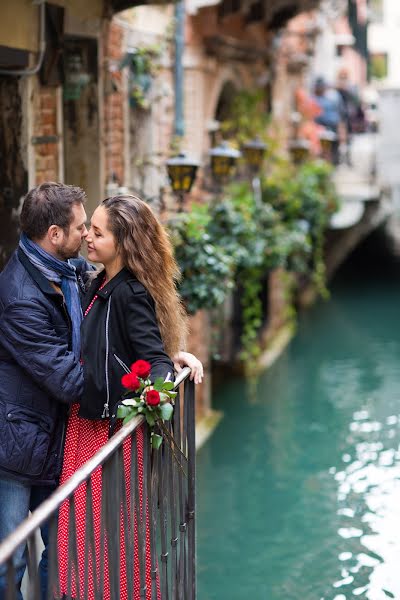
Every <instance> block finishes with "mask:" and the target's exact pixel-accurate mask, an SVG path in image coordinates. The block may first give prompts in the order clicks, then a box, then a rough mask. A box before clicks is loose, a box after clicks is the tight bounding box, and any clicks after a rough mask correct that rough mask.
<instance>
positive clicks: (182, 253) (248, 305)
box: [169, 161, 337, 361]
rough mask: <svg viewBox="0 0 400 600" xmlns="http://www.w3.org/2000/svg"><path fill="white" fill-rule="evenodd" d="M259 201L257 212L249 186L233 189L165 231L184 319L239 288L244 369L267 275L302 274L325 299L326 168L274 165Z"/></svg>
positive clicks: (330, 200) (331, 200)
mask: <svg viewBox="0 0 400 600" xmlns="http://www.w3.org/2000/svg"><path fill="white" fill-rule="evenodd" d="M262 200H263V201H262V204H261V206H259V205H257V203H256V201H255V198H254V195H253V193H252V190H251V188H250V186H249V184H248V183H236V184H234V185H231V186H229V187H228V188H227V189H226V190H225V192H224V194H223V196H222V197H218V198H216V199H215V200H214V201H212V202H211V203H210V204H209V205H200V204H194V205H192V207H191V211H190V212H188V213H184V214H180V215H177V216H175V217H174V218H173V219H172V220H171V221H170V223H169V229H170V233H171V237H172V240H173V244H174V247H175V253H176V258H177V261H178V263H179V266H180V268H181V271H182V275H183V279H182V283H181V287H180V293H181V295H182V297H183V299H184V301H185V303H186V306H187V309H188V311H189V313H192V314H193V313H195V312H196V311H197V310H198V309H201V308H206V309H212V308H215V307H217V306H219V305H221V304H222V303H223V301H224V300H225V298H226V296H227V293H228V292H229V290H232V289H233V288H234V287H235V286H240V289H241V298H240V301H241V307H242V317H243V319H242V320H243V329H242V336H241V343H242V353H241V358H242V359H243V360H244V361H250V360H251V359H252V358H254V357H255V356H257V354H258V353H259V346H258V344H257V341H258V333H259V330H260V327H261V325H262V317H263V315H262V302H261V298H260V292H261V287H262V279H263V278H264V277H265V275H266V274H267V273H268V272H269V271H271V270H272V269H275V268H277V267H283V268H285V269H286V270H288V271H292V272H294V273H303V274H308V275H310V276H311V278H312V279H313V281H314V282H315V284H316V285H317V287H318V289H319V291H320V293H321V294H324V293H325V289H326V288H325V273H324V262H323V240H324V230H325V228H326V225H327V222H328V218H329V215H330V214H331V213H332V212H333V211H334V210H335V209H336V208H337V202H336V197H335V195H334V191H333V187H332V184H331V182H330V168H329V165H326V164H325V163H323V162H320V161H316V162H310V163H307V164H304V165H301V166H300V167H296V168H295V167H293V166H292V165H290V164H289V163H287V164H284V163H283V162H282V161H280V162H279V163H277V166H276V169H274V170H273V172H272V173H271V174H270V175H268V177H265V178H264V179H263V181H262Z"/></svg>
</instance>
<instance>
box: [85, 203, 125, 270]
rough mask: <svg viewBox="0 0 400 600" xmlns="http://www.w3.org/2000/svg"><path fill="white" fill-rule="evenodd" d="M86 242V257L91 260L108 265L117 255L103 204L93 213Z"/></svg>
mask: <svg viewBox="0 0 400 600" xmlns="http://www.w3.org/2000/svg"><path fill="white" fill-rule="evenodd" d="M86 242H87V248H88V259H89V260H91V261H93V262H99V263H103V265H109V264H111V263H113V262H114V261H115V260H116V259H117V258H118V257H119V254H118V251H117V248H116V245H115V238H114V236H113V234H112V233H111V231H110V230H109V229H108V217H107V211H106V209H105V208H104V207H103V206H98V207H97V208H96V210H95V211H94V213H93V216H92V218H91V220H90V229H89V232H88V234H87V238H86Z"/></svg>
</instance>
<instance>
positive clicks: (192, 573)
mask: <svg viewBox="0 0 400 600" xmlns="http://www.w3.org/2000/svg"><path fill="white" fill-rule="evenodd" d="M184 394H185V405H186V408H187V413H188V429H187V434H188V436H187V437H188V449H187V450H188V497H187V523H188V578H189V582H188V587H189V589H188V600H196V428H195V403H194V382H193V381H186V382H185V392H184Z"/></svg>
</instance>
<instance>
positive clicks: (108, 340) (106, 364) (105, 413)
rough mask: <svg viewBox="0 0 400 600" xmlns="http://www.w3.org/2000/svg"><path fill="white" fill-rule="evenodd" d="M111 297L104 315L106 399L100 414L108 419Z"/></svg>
mask: <svg viewBox="0 0 400 600" xmlns="http://www.w3.org/2000/svg"><path fill="white" fill-rule="evenodd" d="M111 297H112V296H110V297H109V299H108V304H107V316H106V360H105V371H106V392H107V400H106V402H105V403H104V409H103V414H102V415H101V418H102V419H108V418H109V416H110V408H109V407H110V380H109V376H108V356H109V351H110V338H109V332H108V326H109V322H110V309H111Z"/></svg>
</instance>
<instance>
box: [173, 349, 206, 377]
mask: <svg viewBox="0 0 400 600" xmlns="http://www.w3.org/2000/svg"><path fill="white" fill-rule="evenodd" d="M172 360H173V361H174V368H175V371H176V372H177V373H179V372H180V371H182V368H183V367H190V369H191V370H192V372H191V374H190V379H191V380H192V381H193V380H194V382H195V383H201V382H202V380H203V375H204V372H203V364H202V363H201V362H200V361H199V359H198V358H196V357H195V356H194V354H191V353H190V352H184V351H183V350H181V351H180V352H178V353H177V354H175V356H174V357H173V359H172Z"/></svg>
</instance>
